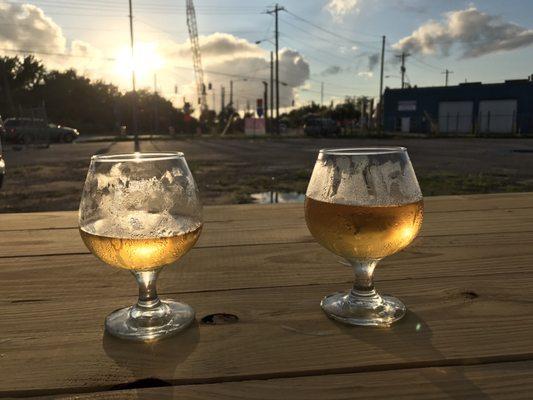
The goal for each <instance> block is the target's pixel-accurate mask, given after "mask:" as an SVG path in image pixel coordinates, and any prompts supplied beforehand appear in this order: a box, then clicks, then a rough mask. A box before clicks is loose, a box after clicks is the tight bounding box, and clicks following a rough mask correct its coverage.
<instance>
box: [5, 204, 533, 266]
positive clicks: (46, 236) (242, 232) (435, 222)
mask: <svg viewBox="0 0 533 400" xmlns="http://www.w3.org/2000/svg"><path fill="white" fill-rule="evenodd" d="M531 226H533V209H528V208H524V209H504V210H497V209H496V210H482V211H458V212H453V213H429V214H426V216H425V221H424V225H423V227H422V232H421V236H435V235H467V234H478V233H508V232H525V231H530V230H532V229H531ZM229 232H231V234H228V233H229ZM310 241H313V238H312V237H311V235H310V234H309V231H308V230H307V227H306V226H305V222H304V221H303V219H299V220H291V219H290V218H288V217H287V218H286V219H285V220H278V221H272V220H270V219H268V214H264V215H263V219H262V220H257V221H253V222H250V221H246V220H240V221H234V222H211V223H206V224H205V227H204V230H203V232H202V235H201V236H200V240H199V241H198V243H197V245H196V247H199V248H201V247H214V246H238V245H264V244H275V243H300V242H310ZM78 253H82V254H83V253H88V250H87V248H86V247H85V245H84V244H83V242H82V241H81V238H80V237H79V233H78V230H77V229H55V230H52V231H49V230H22V231H9V232H5V231H4V232H0V257H16V256H36V255H50V254H78Z"/></svg>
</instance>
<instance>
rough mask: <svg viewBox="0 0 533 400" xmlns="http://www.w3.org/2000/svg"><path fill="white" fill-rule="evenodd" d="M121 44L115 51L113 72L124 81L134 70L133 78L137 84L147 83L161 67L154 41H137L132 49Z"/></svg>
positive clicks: (159, 56) (161, 61)
mask: <svg viewBox="0 0 533 400" xmlns="http://www.w3.org/2000/svg"><path fill="white" fill-rule="evenodd" d="M133 50H134V51H133V54H134V57H133V59H132V57H131V48H130V47H129V46H123V47H121V48H120V49H119V50H118V51H117V56H116V64H115V73H116V74H117V75H119V76H121V77H123V78H125V79H124V80H125V81H126V80H127V79H129V77H130V76H131V71H132V69H134V70H135V78H136V80H137V82H138V83H139V85H141V86H142V85H149V82H151V80H152V77H153V75H154V74H155V73H156V72H157V71H158V70H159V69H161V68H162V67H163V65H164V60H163V57H161V55H160V54H159V53H158V51H157V45H156V43H146V42H138V43H136V44H135V47H134V49H133Z"/></svg>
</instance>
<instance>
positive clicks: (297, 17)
mask: <svg viewBox="0 0 533 400" xmlns="http://www.w3.org/2000/svg"><path fill="white" fill-rule="evenodd" d="M285 11H286V12H287V13H288V14H290V15H292V16H293V17H294V18H296V19H298V20H300V21H302V22H305V23H306V24H309V25H311V26H313V27H315V28H316V29H319V30H321V31H322V32H325V33H327V34H329V35H332V36H334V37H336V38H339V39H343V40H346V41H347V42H350V43H353V44H356V45H359V46H361V47H366V48H368V49H371V50H377V48H376V47H371V46H368V45H366V44H365V42H363V41H357V40H353V39H351V38H349V37H346V36H343V35H339V34H338V33H336V32H333V31H330V30H329V29H326V28H323V27H322V26H320V25H317V24H315V23H314V22H311V21H309V20H307V19H305V18H302V17H300V16H299V15H297V14H294V13H293V12H291V11H289V10H285Z"/></svg>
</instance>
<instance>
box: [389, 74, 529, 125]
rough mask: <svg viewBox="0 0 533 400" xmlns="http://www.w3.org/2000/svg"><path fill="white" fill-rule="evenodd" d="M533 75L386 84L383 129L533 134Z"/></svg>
mask: <svg viewBox="0 0 533 400" xmlns="http://www.w3.org/2000/svg"><path fill="white" fill-rule="evenodd" d="M532 78H533V75H532V76H531V77H530V79H517V80H508V81H505V82H504V83H490V84H482V83H480V82H473V83H461V84H459V85H457V86H438V87H421V88H419V87H412V88H407V89H389V88H387V89H386V90H385V93H384V97H383V99H384V116H383V118H384V119H383V123H384V126H385V130H387V131H393V132H394V131H396V132H417V133H441V134H446V133H450V134H453V133H460V134H479V135H485V134H491V133H493V134H502V133H507V134H513V133H517V134H533V80H532Z"/></svg>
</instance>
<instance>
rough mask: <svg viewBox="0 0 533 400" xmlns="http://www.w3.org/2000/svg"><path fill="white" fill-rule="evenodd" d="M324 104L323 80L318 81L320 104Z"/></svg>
mask: <svg viewBox="0 0 533 400" xmlns="http://www.w3.org/2000/svg"><path fill="white" fill-rule="evenodd" d="M323 105H324V82H320V106H323Z"/></svg>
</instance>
